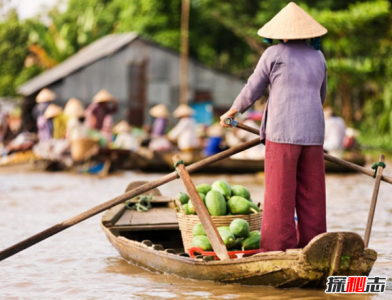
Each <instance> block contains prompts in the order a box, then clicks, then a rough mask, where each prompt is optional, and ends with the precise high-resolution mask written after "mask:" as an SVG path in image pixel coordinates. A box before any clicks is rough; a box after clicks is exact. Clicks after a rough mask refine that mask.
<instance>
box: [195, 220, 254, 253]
mask: <svg viewBox="0 0 392 300" xmlns="http://www.w3.org/2000/svg"><path fill="white" fill-rule="evenodd" d="M217 229H218V232H219V234H220V236H221V238H222V240H223V243H224V244H225V245H226V248H227V249H230V250H231V251H239V250H243V251H244V250H252V249H259V248H260V231H258V230H255V231H251V232H250V230H249V223H248V222H247V221H246V220H244V219H234V220H233V221H232V222H231V223H230V226H221V227H218V228H217ZM192 234H193V239H192V247H199V248H201V249H203V250H204V251H211V250H212V247H211V243H210V241H209V239H208V237H207V235H206V232H205V230H204V228H203V225H202V224H201V223H200V222H199V223H197V224H196V225H195V226H194V227H193V231H192Z"/></svg>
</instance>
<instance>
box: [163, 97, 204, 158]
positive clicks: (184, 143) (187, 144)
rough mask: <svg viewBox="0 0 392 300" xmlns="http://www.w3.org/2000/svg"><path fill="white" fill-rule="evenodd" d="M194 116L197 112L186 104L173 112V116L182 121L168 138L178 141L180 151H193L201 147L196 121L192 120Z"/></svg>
mask: <svg viewBox="0 0 392 300" xmlns="http://www.w3.org/2000/svg"><path fill="white" fill-rule="evenodd" d="M194 114H195V111H194V110H193V109H192V108H190V107H189V106H188V105H186V104H181V105H180V106H179V107H177V108H176V109H175V110H174V112H173V116H174V117H175V118H179V119H180V120H179V121H178V123H177V125H176V126H174V128H173V129H172V130H171V131H170V132H169V134H168V138H169V140H172V141H177V145H178V148H179V149H180V150H183V151H188V150H189V151H191V150H194V149H197V148H199V147H200V141H199V138H198V136H197V128H196V120H195V119H194V118H192V116H193V115H194Z"/></svg>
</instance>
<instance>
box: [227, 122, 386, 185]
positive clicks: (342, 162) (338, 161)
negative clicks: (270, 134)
mask: <svg viewBox="0 0 392 300" xmlns="http://www.w3.org/2000/svg"><path fill="white" fill-rule="evenodd" d="M225 123H226V124H227V125H230V126H233V127H238V128H240V129H243V130H246V131H248V132H251V133H254V134H257V135H258V134H260V132H259V130H258V129H256V128H252V127H249V126H247V125H244V124H241V123H238V122H237V121H235V120H233V119H231V118H227V119H226V120H225ZM324 159H325V160H327V161H330V162H332V163H335V164H338V165H341V166H343V167H346V168H348V169H351V170H354V171H356V172H358V173H362V174H365V175H368V176H370V177H373V175H374V171H372V170H370V169H366V168H364V167H361V166H358V165H356V164H353V163H350V162H348V161H346V160H343V159H339V158H337V157H334V156H332V155H329V154H327V153H324ZM381 180H382V181H385V182H388V183H391V184H392V177H390V176H386V175H382V176H381Z"/></svg>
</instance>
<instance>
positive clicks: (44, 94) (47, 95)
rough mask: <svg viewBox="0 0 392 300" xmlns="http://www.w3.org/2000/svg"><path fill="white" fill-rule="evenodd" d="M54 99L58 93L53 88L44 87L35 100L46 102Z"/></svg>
mask: <svg viewBox="0 0 392 300" xmlns="http://www.w3.org/2000/svg"><path fill="white" fill-rule="evenodd" d="M54 99H56V94H55V93H53V92H52V91H51V90H49V89H47V88H44V89H42V90H41V91H40V92H39V93H38V95H37V97H36V98H35V102H37V103H44V102H49V101H53V100H54Z"/></svg>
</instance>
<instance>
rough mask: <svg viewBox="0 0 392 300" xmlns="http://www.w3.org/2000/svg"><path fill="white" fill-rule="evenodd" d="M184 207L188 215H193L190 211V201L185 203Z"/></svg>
mask: <svg viewBox="0 0 392 300" xmlns="http://www.w3.org/2000/svg"><path fill="white" fill-rule="evenodd" d="M182 207H183V208H184V211H185V214H186V215H191V213H190V212H189V208H188V203H186V204H184V205H183V206H182Z"/></svg>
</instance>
